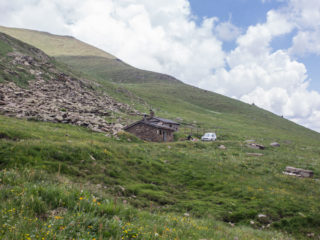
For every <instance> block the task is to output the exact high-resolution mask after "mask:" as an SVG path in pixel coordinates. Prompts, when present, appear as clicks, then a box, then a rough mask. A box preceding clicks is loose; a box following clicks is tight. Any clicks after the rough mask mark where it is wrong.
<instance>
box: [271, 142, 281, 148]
mask: <svg viewBox="0 0 320 240" xmlns="http://www.w3.org/2000/svg"><path fill="white" fill-rule="evenodd" d="M270 146H271V147H280V144H279V143H277V142H273V143H270Z"/></svg>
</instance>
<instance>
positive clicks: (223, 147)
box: [219, 145, 227, 149]
mask: <svg viewBox="0 0 320 240" xmlns="http://www.w3.org/2000/svg"><path fill="white" fill-rule="evenodd" d="M219 149H227V148H226V146H225V145H220V146H219Z"/></svg>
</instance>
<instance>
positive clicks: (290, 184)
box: [0, 117, 320, 239]
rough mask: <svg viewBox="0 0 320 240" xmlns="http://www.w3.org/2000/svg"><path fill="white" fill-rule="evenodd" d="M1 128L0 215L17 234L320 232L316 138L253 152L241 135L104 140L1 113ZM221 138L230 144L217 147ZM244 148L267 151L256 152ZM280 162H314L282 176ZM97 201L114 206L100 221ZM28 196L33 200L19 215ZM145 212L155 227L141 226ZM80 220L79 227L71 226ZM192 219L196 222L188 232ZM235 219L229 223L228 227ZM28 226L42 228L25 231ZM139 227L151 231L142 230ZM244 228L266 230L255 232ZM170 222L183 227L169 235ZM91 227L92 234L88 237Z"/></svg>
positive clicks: (209, 235)
mask: <svg viewBox="0 0 320 240" xmlns="http://www.w3.org/2000/svg"><path fill="white" fill-rule="evenodd" d="M0 135H1V140H0V149H1V151H0V159H1V160H0V167H1V169H2V171H1V174H2V179H1V187H0V189H1V191H2V192H1V197H2V202H3V203H4V204H2V206H1V207H2V211H6V215H3V214H2V220H1V221H2V224H5V221H7V220H8V219H7V217H8V218H10V221H12V223H13V224H11V225H10V227H16V228H17V226H19V229H21V231H20V232H18V233H17V232H16V231H15V233H17V234H38V235H39V236H40V235H41V234H42V233H46V232H47V231H49V230H50V229H48V225H51V226H53V227H54V228H53V229H54V230H52V231H49V234H54V233H56V234H57V237H58V236H59V237H61V236H70V237H72V236H75V235H72V234H80V235H81V236H84V237H85V238H86V237H88V238H89V236H90V237H93V238H94V237H95V238H97V237H99V236H100V235H99V231H100V234H110V237H114V238H115V239H118V238H119V236H122V235H121V234H123V233H122V230H121V229H122V228H123V227H125V228H128V229H131V227H128V226H127V225H125V224H126V223H127V222H128V223H130V224H132V225H133V226H134V228H132V229H131V230H132V234H135V233H138V232H140V234H139V235H140V236H141V237H142V236H143V237H142V239H149V238H151V236H153V237H154V238H155V237H156V236H155V235H156V233H158V234H159V236H160V235H161V236H163V239H174V238H175V237H177V238H178V239H197V238H199V239H200V238H205V237H206V238H211V239H220V237H219V236H221V234H222V232H223V231H227V232H228V234H230V236H238V237H240V236H247V237H244V239H250V238H252V239H258V236H261V238H262V239H269V238H270V239H271V236H273V234H275V233H272V234H270V232H269V231H270V230H272V231H275V230H276V231H284V230H285V231H287V232H289V233H290V234H293V235H295V236H297V237H299V238H302V237H306V236H307V234H312V233H313V234H315V236H317V234H319V232H318V230H319V226H320V222H319V219H320V216H319V212H320V204H319V201H318V200H317V198H318V196H319V194H320V192H319V191H320V190H319V181H317V180H316V179H317V178H318V177H319V175H320V172H319V171H318V170H317V169H319V166H318V164H319V163H318V161H317V159H315V158H313V156H315V155H316V154H319V149H318V148H317V146H314V145H309V146H303V147H304V151H301V149H300V148H301V147H302V146H301V145H296V144H295V143H294V142H291V143H284V142H281V144H282V146H281V147H280V148H271V147H268V148H267V149H266V150H264V151H262V150H254V151H252V150H251V149H248V148H247V147H246V146H245V143H243V142H242V141H218V142H214V143H212V142H211V143H202V142H186V141H179V142H175V143H167V144H155V143H146V142H142V141H141V140H139V139H137V138H136V137H134V136H132V135H129V134H127V133H122V134H119V137H112V138H110V137H109V138H108V137H105V136H104V135H103V134H98V133H93V132H90V131H89V130H87V129H85V128H80V127H74V126H70V125H63V124H53V123H42V122H33V121H25V120H18V119H13V118H7V117H0ZM261 141H262V140H261ZM268 141H269V139H265V140H264V142H265V143H267V142H268ZM222 143H223V144H224V145H225V146H226V147H227V149H225V150H223V149H219V148H218V146H219V145H220V144H222ZM247 152H263V154H264V155H263V156H261V157H252V156H247V154H246V153H247ZM279 159H281V161H279ZM286 165H296V166H297V165H299V166H301V167H305V168H308V169H313V170H314V171H315V178H316V179H302V178H296V177H291V176H286V175H283V174H282V170H283V169H284V168H285V166H286ZM10 176H11V177H10ZM28 178H30V179H28ZM5 179H7V180H5ZM8 179H11V180H10V181H13V182H10V181H9V180H8ZM26 179H27V180H26ZM57 181H58V182H59V183H58V184H57V183H56V182H57ZM73 182H77V184H76V185H77V187H74V183H73ZM71 189H72V190H71ZM81 190H83V191H84V192H81ZM98 193H99V194H100V195H99V194H98ZM80 198H84V199H83V201H82V199H81V200H80ZM30 199H33V200H32V201H30ZM94 199H97V200H94ZM106 199H108V200H106ZM94 201H96V202H101V204H106V206H105V207H106V208H111V209H113V210H112V211H115V212H112V211H111V210H110V211H111V212H112V214H110V216H109V215H108V214H107V213H106V214H107V215H108V218H107V219H105V216H106V215H103V214H102V215H101V213H99V211H100V210H99V209H100V208H101V207H100V206H97V203H96V202H94ZM23 202H24V204H22V203H23ZM115 202H116V203H117V204H118V203H119V206H118V205H117V208H116V210H115V209H114V208H115V206H113V204H115ZM27 203H28V204H31V203H32V204H33V203H34V206H33V205H32V206H30V208H31V209H29V210H27V209H28V208H26V210H25V212H21V211H22V210H23V209H25V205H26V204H27ZM123 203H127V204H125V205H123ZM79 204H80V205H79ZM129 205H130V207H129ZM82 207H83V208H82ZM13 208H15V209H16V210H15V211H16V213H14V214H13V213H12V211H13V210H12V209H13ZM59 208H66V209H67V210H64V211H67V212H66V213H64V214H66V215H63V216H62V217H63V219H62V218H61V219H56V218H54V217H55V216H51V217H50V214H52V211H54V210H55V209H59ZM138 209H144V210H143V211H142V212H141V211H140V210H138ZM9 210H10V211H11V212H10V211H9ZM8 211H9V212H8ZM57 211H58V210H57ZM185 213H187V214H186V215H187V216H190V218H189V217H186V216H184V214H185ZM8 214H9V215H8ZM21 214H22V215H21ZM77 214H80V215H79V216H78V217H77V218H74V219H73V217H74V216H76V215H77ZM259 214H263V215H265V217H263V218H260V217H259ZM5 216H7V217H5ZM21 216H23V217H21ZM28 216H29V217H28ZM58 216H60V215H58ZM142 216H143V217H142ZM24 217H25V218H26V219H24ZM78 218H79V219H78ZM28 219H32V221H31V220H28ZM77 219H78V220H77ZM93 219H94V220H93ZM102 219H104V220H102ZM119 219H120V220H119ZM148 219H149V220H150V221H151V222H152V223H153V224H146V223H147V222H148V221H149V220H148ZM170 219H171V220H170ZM173 219H178V220H177V222H176V223H175V221H176V220H173ZM182 219H185V220H186V221H187V222H186V223H184V222H183V221H184V220H182ZM217 220H220V221H221V222H222V221H224V222H226V223H227V225H226V224H222V223H218V222H217ZM90 221H91V222H90ZM78 222H79V225H78V226H77V227H76V229H77V231H71V232H70V228H71V227H73V225H72V224H77V223H78ZM18 223H19V224H20V225H17V224H18ZM120 223H121V224H120ZM45 224H46V225H45ZM70 224H71V225H70ZM100 224H102V226H103V227H100V230H99V226H100ZM185 224H187V225H185ZM188 224H191V225H192V226H193V225H194V227H193V228H191V229H192V230H191V229H189V228H190V226H188ZM233 224H235V226H236V227H235V228H232V227H231V226H229V225H233ZM2 226H7V225H2ZM32 226H38V227H37V229H38V230H37V231H34V232H33V233H32V232H30V231H31V230H30V229H34V228H33V227H32ZM88 226H93V227H94V231H93V232H92V231H91V229H87V228H88ZM112 226H113V227H114V228H115V229H114V230H112V228H113V227H112ZM141 226H143V227H145V228H147V229H144V230H143V231H140V230H139V229H140V227H141ZM155 226H157V227H155ZM183 226H184V227H183ZM196 226H197V227H196ZM238 226H239V228H238ZM244 226H246V227H244ZM248 227H251V228H255V229H269V230H268V231H265V230H263V231H262V233H261V232H260V231H253V230H250V231H248ZM60 228H61V229H60ZM62 228H63V229H62ZM64 228H66V229H69V230H68V231H64ZM166 228H168V229H170V230H169V231H165V229H166ZM174 228H175V229H176V231H177V232H180V233H179V234H178V233H173V232H172V231H173V229H174ZM187 228H188V229H189V230H188V231H186V229H187ZM10 229H11V228H9V225H8V226H7V227H5V228H3V229H2V231H3V233H5V234H8V233H9V232H10ZM59 229H60V230H59ZM206 229H207V230H206ZM212 229H215V230H212ZM219 229H220V230H219ZM226 229H228V230H226ZM27 230H28V231H27ZM62 230H63V231H62ZM87 230H88V232H89V233H90V234H88V235H85V234H87V232H86V231H87ZM101 231H102V232H103V233H101ZM113 231H114V232H113ZM190 231H191V232H190ZM107 232H109V233H107ZM142 232H143V234H142ZM15 233H12V234H15ZM40 233H41V234H40ZM69 234H70V235H69ZM148 234H149V235H148ZM150 234H151V235H150ZM164 234H173V235H164ZM183 234H186V235H183ZM219 234H220V235H219ZM241 234H242V235H241ZM246 234H247V235H246ZM260 234H261V235H260ZM8 236H9V235H8ZM10 236H14V235H10ZM19 236H20V235H19ZM41 236H42V235H41ZM103 236H106V235H103ZM164 236H165V237H164ZM187 236H188V237H187ZM192 236H194V237H195V238H194V237H192ZM171 237H172V238H171ZM283 238H284V236H281V235H278V237H277V238H276V239H283ZM97 239H98V238H97ZM128 239H130V238H128ZM155 239H156V238H155ZM226 239H230V238H229V237H226ZM240 239H241V238H240Z"/></svg>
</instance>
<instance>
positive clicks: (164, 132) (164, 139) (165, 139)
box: [163, 131, 167, 142]
mask: <svg viewBox="0 0 320 240" xmlns="http://www.w3.org/2000/svg"><path fill="white" fill-rule="evenodd" d="M163 141H164V142H166V141H167V132H166V131H163Z"/></svg>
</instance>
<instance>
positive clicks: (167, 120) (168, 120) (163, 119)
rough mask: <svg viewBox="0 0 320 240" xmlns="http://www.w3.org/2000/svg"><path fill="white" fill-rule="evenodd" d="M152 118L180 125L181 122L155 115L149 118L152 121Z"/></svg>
mask: <svg viewBox="0 0 320 240" xmlns="http://www.w3.org/2000/svg"><path fill="white" fill-rule="evenodd" d="M152 119H156V120H158V121H161V122H164V123H171V124H177V125H180V123H177V122H175V121H172V120H170V119H165V118H159V117H153V118H151V119H149V121H152Z"/></svg>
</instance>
